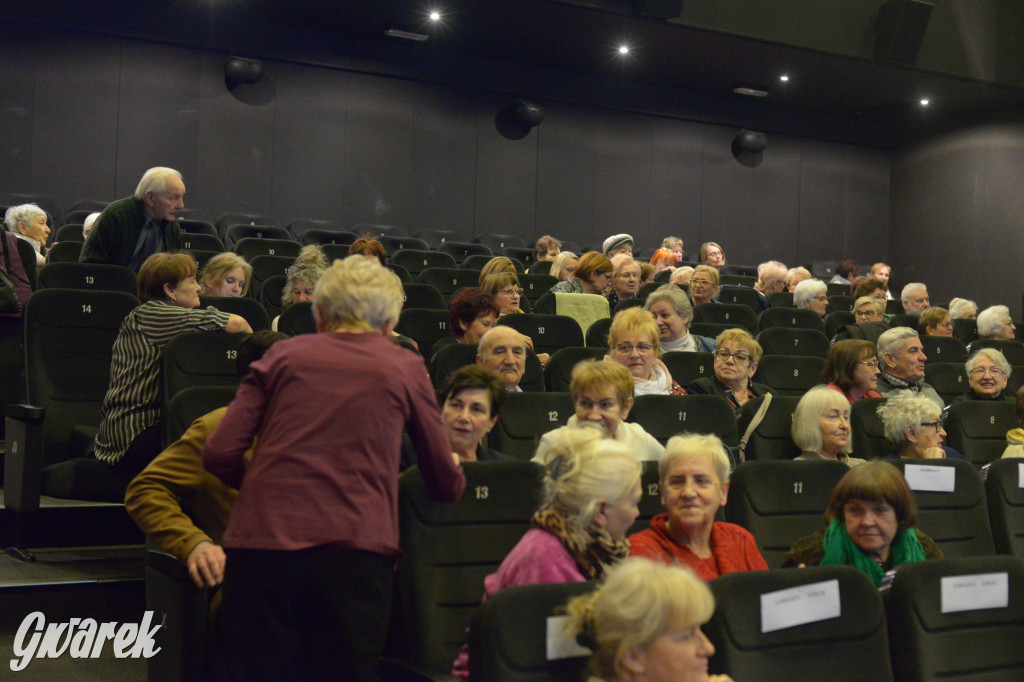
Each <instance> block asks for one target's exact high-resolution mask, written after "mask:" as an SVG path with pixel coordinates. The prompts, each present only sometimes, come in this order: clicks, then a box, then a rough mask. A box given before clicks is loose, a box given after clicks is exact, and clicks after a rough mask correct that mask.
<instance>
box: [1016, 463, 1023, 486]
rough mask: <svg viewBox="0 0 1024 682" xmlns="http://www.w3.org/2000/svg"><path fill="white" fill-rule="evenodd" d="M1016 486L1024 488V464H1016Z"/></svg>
mask: <svg viewBox="0 0 1024 682" xmlns="http://www.w3.org/2000/svg"><path fill="white" fill-rule="evenodd" d="M1017 487H1018V488H1024V464H1018V465H1017Z"/></svg>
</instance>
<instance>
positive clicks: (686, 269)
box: [668, 265, 695, 284]
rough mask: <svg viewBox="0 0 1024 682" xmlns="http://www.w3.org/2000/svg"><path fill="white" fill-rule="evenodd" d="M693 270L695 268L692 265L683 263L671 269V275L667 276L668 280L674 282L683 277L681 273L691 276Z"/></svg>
mask: <svg viewBox="0 0 1024 682" xmlns="http://www.w3.org/2000/svg"><path fill="white" fill-rule="evenodd" d="M694 272H695V270H694V268H693V266H692V265H684V266H682V267H680V268H676V269H675V270H673V271H672V276H671V277H669V278H668V281H669V282H672V283H673V284H675V283H676V282H678V281H679V280H681V279H682V278H683V275H690V276H691V277H692V276H693V273H694Z"/></svg>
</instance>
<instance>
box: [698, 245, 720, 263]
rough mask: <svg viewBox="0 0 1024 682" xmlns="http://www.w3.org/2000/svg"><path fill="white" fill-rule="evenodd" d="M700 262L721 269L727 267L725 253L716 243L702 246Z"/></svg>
mask: <svg viewBox="0 0 1024 682" xmlns="http://www.w3.org/2000/svg"><path fill="white" fill-rule="evenodd" d="M700 262H701V263H707V264H708V265H710V266H711V267H713V268H720V267H722V266H723V265H725V252H724V251H722V247H721V246H719V245H718V244H717V243H715V242H704V243H703V244H701V245H700Z"/></svg>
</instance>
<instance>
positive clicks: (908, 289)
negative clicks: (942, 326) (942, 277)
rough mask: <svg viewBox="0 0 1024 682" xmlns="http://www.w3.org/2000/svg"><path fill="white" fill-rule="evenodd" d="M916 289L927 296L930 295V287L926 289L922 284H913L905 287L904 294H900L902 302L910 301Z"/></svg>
mask: <svg viewBox="0 0 1024 682" xmlns="http://www.w3.org/2000/svg"><path fill="white" fill-rule="evenodd" d="M914 289H922V290H923V291H924V293H925V296H927V295H928V287H926V286H925V285H924V284H923V283H922V282H911V283H910V284H908V285H907V286H905V287H903V292H902V293H901V294H900V300H901V301H909V300H910V292H911V291H913V290H914Z"/></svg>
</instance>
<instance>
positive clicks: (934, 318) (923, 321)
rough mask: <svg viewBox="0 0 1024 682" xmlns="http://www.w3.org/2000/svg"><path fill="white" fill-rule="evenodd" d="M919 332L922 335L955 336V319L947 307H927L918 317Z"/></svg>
mask: <svg viewBox="0 0 1024 682" xmlns="http://www.w3.org/2000/svg"><path fill="white" fill-rule="evenodd" d="M917 333H918V334H920V335H921V336H953V320H951V319H950V318H949V312H948V311H947V310H946V309H945V308H940V307H938V306H932V307H931V308H925V309H924V310H922V311H921V315H920V316H919V317H918V318H917Z"/></svg>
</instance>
